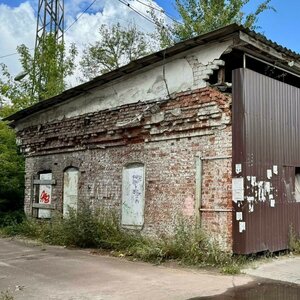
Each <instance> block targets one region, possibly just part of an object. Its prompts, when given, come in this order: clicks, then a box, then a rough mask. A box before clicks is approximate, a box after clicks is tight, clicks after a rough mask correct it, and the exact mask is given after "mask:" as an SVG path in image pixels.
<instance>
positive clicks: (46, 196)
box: [38, 172, 52, 219]
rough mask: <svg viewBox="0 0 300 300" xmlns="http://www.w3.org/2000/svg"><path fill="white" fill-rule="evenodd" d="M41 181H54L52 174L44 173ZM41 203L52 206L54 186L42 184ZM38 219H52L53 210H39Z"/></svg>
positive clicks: (40, 190) (40, 187) (40, 176)
mask: <svg viewBox="0 0 300 300" xmlns="http://www.w3.org/2000/svg"><path fill="white" fill-rule="evenodd" d="M39 179H40V180H41V181H46V180H47V181H48V180H52V173H51V172H49V173H42V174H40V175H39ZM38 196H39V203H40V204H47V205H49V206H50V204H51V201H52V185H51V184H40V185H39V193H38ZM38 218H42V219H48V218H51V210H50V209H43V208H39V209H38Z"/></svg>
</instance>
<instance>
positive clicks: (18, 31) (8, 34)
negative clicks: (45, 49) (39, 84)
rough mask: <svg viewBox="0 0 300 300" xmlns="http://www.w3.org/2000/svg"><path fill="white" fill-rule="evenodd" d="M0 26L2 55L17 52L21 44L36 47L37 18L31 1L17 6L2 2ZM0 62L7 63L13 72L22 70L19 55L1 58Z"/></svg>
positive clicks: (0, 54)
mask: <svg viewBox="0 0 300 300" xmlns="http://www.w3.org/2000/svg"><path fill="white" fill-rule="evenodd" d="M0 28H1V30H0V57H2V56H5V55H7V54H11V53H14V52H16V48H17V46H18V45H21V44H25V45H26V46H27V47H29V48H33V47H34V42H35V41H34V40H35V30H36V20H35V16H34V10H33V8H32V6H31V5H30V4H29V2H24V3H22V4H21V5H20V6H18V7H15V8H11V7H9V6H7V5H4V4H0ZM0 62H3V63H5V64H7V65H8V66H9V69H10V71H11V73H13V74H16V73H18V72H19V71H20V63H19V61H18V56H17V55H14V56H8V57H6V58H1V59H0Z"/></svg>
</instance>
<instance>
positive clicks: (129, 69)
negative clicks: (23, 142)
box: [4, 24, 300, 125]
mask: <svg viewBox="0 0 300 300" xmlns="http://www.w3.org/2000/svg"><path fill="white" fill-rule="evenodd" d="M235 34H237V35H236V37H237V38H238V39H240V40H241V39H243V41H244V42H246V43H248V42H247V41H245V39H246V37H247V35H248V36H249V37H251V38H252V39H254V40H257V41H259V42H260V43H263V44H266V45H267V46H269V47H271V48H274V49H275V50H276V52H280V53H284V55H285V57H290V58H291V59H294V60H297V61H298V62H300V55H299V54H297V53H295V52H293V51H291V50H288V49H287V48H284V47H282V46H280V45H278V44H276V43H274V42H272V41H271V40H268V39H267V38H266V37H264V36H262V35H260V34H257V33H255V32H253V31H250V30H249V29H245V28H244V27H243V26H240V25H237V24H231V25H228V26H226V27H223V28H220V29H217V30H214V31H212V32H208V33H205V34H203V35H200V36H197V37H193V38H191V39H188V40H185V41H182V42H180V43H177V44H175V45H174V46H172V47H169V48H166V49H163V50H161V51H158V52H156V53H153V54H150V55H148V56H145V57H142V58H140V59H138V60H135V61H132V62H130V63H129V64H127V65H125V66H123V67H121V68H118V69H116V70H113V71H111V72H109V73H105V74H103V75H101V76H98V77H96V78H94V79H92V80H90V81H88V82H86V83H83V84H80V85H78V86H76V87H74V88H71V89H68V90H66V91H64V92H63V93H61V94H59V95H57V96H54V97H52V98H49V99H46V100H43V101H41V102H38V103H36V104H34V105H32V106H30V107H28V108H25V109H23V110H20V111H18V112H16V113H14V114H13V115H11V116H8V117H7V118H5V119H4V120H6V121H12V123H11V124H12V125H13V124H14V122H16V121H19V120H21V119H24V118H26V117H28V116H29V115H31V114H34V113H37V112H39V111H41V110H44V109H46V108H49V107H50V106H54V105H58V104H60V103H62V102H64V101H66V100H68V99H70V98H72V97H76V96H79V95H81V94H83V93H86V92H87V91H88V90H90V89H93V88H95V87H99V86H101V85H103V84H106V83H108V82H110V81H113V80H117V79H119V78H121V77H123V76H125V75H128V74H131V73H133V72H136V71H138V70H140V69H142V68H145V67H148V66H151V65H153V64H155V63H159V62H161V61H163V60H164V59H167V58H170V57H173V56H175V55H177V54H179V53H182V52H184V51H188V50H191V49H193V48H195V47H198V46H201V45H204V44H206V43H209V42H213V41H220V40H221V39H222V40H224V39H226V38H228V37H230V36H233V35H235ZM251 38H249V39H248V40H249V41H250V40H251Z"/></svg>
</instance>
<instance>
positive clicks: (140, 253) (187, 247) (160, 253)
mask: <svg viewBox="0 0 300 300" xmlns="http://www.w3.org/2000/svg"><path fill="white" fill-rule="evenodd" d="M0 233H1V234H2V236H23V237H28V238H33V239H36V240H39V241H41V242H44V243H48V244H53V245H64V246H75V247H82V248H87V247H88V248H98V249H106V250H110V251H113V252H114V253H115V254H116V255H120V256H126V257H131V258H133V259H139V260H143V261H147V262H152V263H161V262H164V261H168V260H176V261H177V262H178V263H180V264H183V265H188V266H197V267H216V268H219V269H220V270H221V271H222V272H224V273H227V274H236V273H239V272H240V269H241V266H242V265H243V264H244V263H245V259H243V258H241V257H233V256H232V255H231V254H230V253H228V252H224V251H221V250H220V247H219V245H218V244H217V243H216V242H214V241H212V240H211V239H209V238H208V236H207V235H206V234H205V233H204V232H203V231H201V230H200V229H198V228H196V227H195V226H194V225H191V224H188V223H187V222H184V221H183V220H182V219H181V220H179V221H178V223H177V226H176V231H175V233H174V235H173V236H161V237H155V238H154V237H152V238H149V237H145V236H142V235H141V234H139V233H137V232H129V231H124V230H122V229H121V228H120V225H119V220H118V218H117V217H116V215H115V214H114V213H111V212H105V211H98V212H96V213H95V212H94V213H93V212H91V211H90V209H89V208H83V209H81V210H80V211H78V212H77V213H75V211H71V212H70V215H69V218H65V219H63V218H62V216H61V215H55V216H54V217H53V218H52V219H51V220H49V221H41V220H36V219H24V220H23V221H22V222H20V223H12V224H10V225H7V226H4V227H2V228H1V229H0Z"/></svg>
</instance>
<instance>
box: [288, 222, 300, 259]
mask: <svg viewBox="0 0 300 300" xmlns="http://www.w3.org/2000/svg"><path fill="white" fill-rule="evenodd" d="M289 249H290V250H291V251H292V252H294V253H295V254H300V239H299V236H297V234H296V232H295V231H294V229H293V227H290V232H289Z"/></svg>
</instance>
